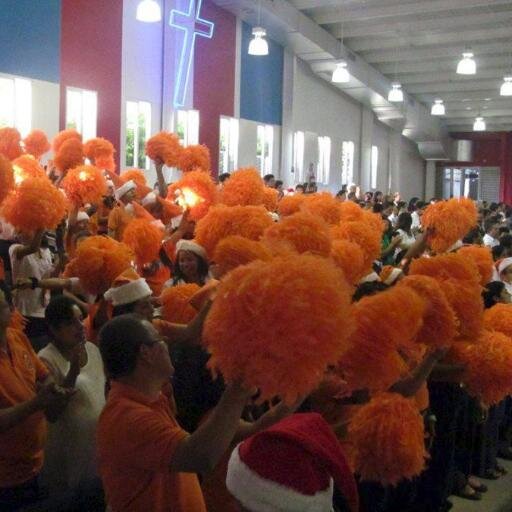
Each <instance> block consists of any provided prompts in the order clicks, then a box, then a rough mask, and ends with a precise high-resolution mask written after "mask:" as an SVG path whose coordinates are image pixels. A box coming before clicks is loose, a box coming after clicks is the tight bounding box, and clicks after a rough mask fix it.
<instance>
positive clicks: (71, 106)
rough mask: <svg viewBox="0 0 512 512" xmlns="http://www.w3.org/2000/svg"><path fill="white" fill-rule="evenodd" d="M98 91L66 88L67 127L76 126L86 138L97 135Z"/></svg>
mask: <svg viewBox="0 0 512 512" xmlns="http://www.w3.org/2000/svg"><path fill="white" fill-rule="evenodd" d="M97 121H98V93H97V92H96V91H87V90H85V89H75V88H74V87H68V88H67V89H66V128H74V129H75V130H76V131H77V132H79V133H81V134H82V137H83V139H84V140H89V139H93V138H94V137H96V126H97Z"/></svg>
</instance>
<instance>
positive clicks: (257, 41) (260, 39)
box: [249, 27, 268, 55]
mask: <svg viewBox="0 0 512 512" xmlns="http://www.w3.org/2000/svg"><path fill="white" fill-rule="evenodd" d="M252 35H253V36H254V39H253V40H252V41H251V42H250V43H249V55H268V42H267V40H266V39H265V36H266V35H267V31H266V30H265V29H264V28H262V27H254V28H253V29H252Z"/></svg>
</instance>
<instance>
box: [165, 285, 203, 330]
mask: <svg viewBox="0 0 512 512" xmlns="http://www.w3.org/2000/svg"><path fill="white" fill-rule="evenodd" d="M200 289H201V288H200V287H199V285H197V284H194V283H190V284H180V285H178V286H173V287H172V288H166V289H165V290H164V291H163V292H162V295H161V296H160V302H161V303H162V318H163V319H164V320H166V321H167V322H171V323H173V324H188V323H189V322H190V321H192V320H193V319H194V317H195V316H196V315H197V310H195V309H194V308H193V307H192V306H191V305H190V299H191V298H192V297H193V296H194V295H195V294H196V293H197V292H198V291H199V290H200Z"/></svg>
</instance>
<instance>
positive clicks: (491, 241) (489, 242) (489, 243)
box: [483, 233, 500, 249]
mask: <svg viewBox="0 0 512 512" xmlns="http://www.w3.org/2000/svg"><path fill="white" fill-rule="evenodd" d="M483 242H484V245H485V246H486V247H490V248H491V249H492V248H493V247H496V246H497V245H500V242H499V241H498V240H496V238H494V237H492V236H491V235H489V234H488V233H486V234H485V235H484V238H483Z"/></svg>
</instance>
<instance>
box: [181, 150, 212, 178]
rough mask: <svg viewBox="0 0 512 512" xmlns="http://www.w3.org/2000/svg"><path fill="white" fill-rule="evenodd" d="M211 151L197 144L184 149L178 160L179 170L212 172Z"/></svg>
mask: <svg viewBox="0 0 512 512" xmlns="http://www.w3.org/2000/svg"><path fill="white" fill-rule="evenodd" d="M210 167H211V163H210V150H209V149H208V148H207V147H206V146H204V145H202V144H197V145H193V146H187V147H186V148H183V150H182V151H181V154H180V156H179V159H178V168H179V169H181V170H182V171H183V172H190V171H205V172H210Z"/></svg>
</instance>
